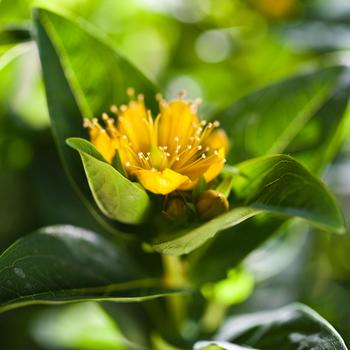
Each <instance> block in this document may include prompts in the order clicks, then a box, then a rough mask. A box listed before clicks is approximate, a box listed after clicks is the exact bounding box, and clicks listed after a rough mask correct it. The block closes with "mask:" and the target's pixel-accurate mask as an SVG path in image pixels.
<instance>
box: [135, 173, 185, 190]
mask: <svg viewBox="0 0 350 350" xmlns="http://www.w3.org/2000/svg"><path fill="white" fill-rule="evenodd" d="M136 176H137V178H138V180H139V182H140V183H141V184H142V186H143V187H144V188H145V189H146V190H148V191H150V192H153V193H155V194H162V195H166V194H168V193H170V192H173V191H175V190H177V189H178V188H179V186H181V185H182V184H184V183H186V182H187V181H189V179H188V177H187V176H184V175H181V174H179V173H177V172H176V171H173V170H171V169H165V170H163V171H153V170H139V171H138V172H137V173H136Z"/></svg>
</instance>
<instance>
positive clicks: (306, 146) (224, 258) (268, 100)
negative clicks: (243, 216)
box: [191, 67, 350, 283]
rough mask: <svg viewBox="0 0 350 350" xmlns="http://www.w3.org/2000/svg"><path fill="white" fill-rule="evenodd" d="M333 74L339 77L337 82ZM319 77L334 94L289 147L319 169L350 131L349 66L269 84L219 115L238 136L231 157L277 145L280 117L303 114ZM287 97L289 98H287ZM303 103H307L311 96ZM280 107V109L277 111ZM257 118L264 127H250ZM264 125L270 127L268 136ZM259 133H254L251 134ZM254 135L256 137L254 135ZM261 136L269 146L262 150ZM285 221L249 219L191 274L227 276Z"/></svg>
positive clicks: (198, 258) (209, 249) (200, 258)
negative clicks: (304, 96) (301, 101)
mask: <svg viewBox="0 0 350 350" xmlns="http://www.w3.org/2000/svg"><path fill="white" fill-rule="evenodd" d="M327 76H328V78H327ZM332 76H334V77H336V79H335V80H333V78H332ZM322 77H323V78H322ZM320 79H326V80H325V81H328V80H329V81H330V82H331V85H332V87H331V89H330V91H329V93H328V94H326V96H325V100H324V101H323V102H322V106H320V108H319V109H318V110H317V111H316V112H315V113H313V114H312V115H310V116H309V118H307V120H306V119H305V121H307V123H306V124H304V125H303V127H302V128H301V129H300V130H298V133H297V134H296V135H295V136H294V138H292V139H291V140H290V142H289V143H288V145H286V148H285V150H284V152H285V153H287V154H290V155H293V156H295V157H296V159H297V160H299V161H301V162H302V164H304V165H305V166H306V167H307V168H309V169H310V170H312V171H315V172H320V171H321V170H322V169H323V168H324V167H325V166H326V165H327V164H328V163H329V162H330V161H331V160H332V158H333V157H334V154H335V152H336V151H337V149H338V148H339V145H340V144H341V143H342V142H343V140H344V138H345V136H346V135H347V132H348V126H349V109H348V102H349V95H350V76H349V69H348V68H345V67H335V68H330V69H326V70H324V71H318V72H315V73H311V74H307V75H302V76H296V77H293V78H290V79H287V80H285V81H282V82H280V83H277V84H275V85H272V86H269V87H265V88H263V89H261V90H259V91H256V92H254V93H253V94H250V95H248V96H246V97H243V98H242V99H240V100H238V101H237V102H236V103H235V104H234V105H232V107H230V108H229V109H228V110H227V111H226V112H224V113H222V114H219V115H218V116H217V119H220V120H221V122H222V125H223V126H224V127H226V130H228V131H229V132H230V134H231V136H232V137H233V139H234V140H235V142H234V146H233V147H232V148H231V154H230V158H231V159H232V160H233V161H237V160H239V159H242V160H243V159H244V158H247V157H249V156H251V155H261V154H263V153H264V149H265V150H268V149H269V147H272V144H273V142H275V140H276V137H278V136H279V135H280V134H278V133H276V132H275V131H274V130H275V127H276V125H277V126H278V125H279V123H280V122H281V121H280V118H281V115H282V117H283V118H284V117H285V114H288V115H289V112H290V111H294V112H295V113H299V112H300V113H301V110H299V112H298V110H295V108H298V107H299V108H303V106H304V104H300V103H299V104H298V103H296V102H297V101H296V98H301V95H302V94H303V93H304V92H305V89H307V90H308V91H310V93H311V95H313V94H314V93H317V91H318V88H319V87H318V86H317V81H319V80H320ZM333 83H334V84H333ZM327 86H328V83H327ZM310 87H311V89H310ZM284 95H286V96H285V97H283V96H284ZM295 95H296V96H295ZM311 95H310V96H311ZM298 96H299V97H298ZM307 96H309V95H307ZM289 101H290V102H289ZM304 102H306V103H307V101H306V100H304ZM283 106H285V108H284V107H283ZM260 107H263V109H260ZM278 110H280V112H278V113H277V111H278ZM254 118H256V119H257V120H258V121H259V125H260V126H259V127H257V128H256V127H255V126H254V125H252V126H250V123H251V121H252V119H254ZM283 118H282V119H283ZM295 118H296V115H291V116H290V118H289V119H288V121H289V124H288V123H287V124H284V125H285V126H286V127H287V128H291V129H292V128H294V127H293V124H294V123H295ZM288 121H287V122H288ZM265 128H266V129H268V131H267V134H266V133H265V131H264V130H265ZM277 129H279V128H277ZM243 130H246V132H245V133H244V132H243ZM279 130H280V131H281V130H282V129H279ZM263 131H264V135H263V133H262V132H263ZM254 133H255V136H254V135H252V134H254ZM249 135H251V136H254V137H251V138H250V137H249ZM265 135H266V136H265ZM262 140H263V141H264V145H265V146H264V147H265V148H264V147H263V148H260V145H261V144H262V143H261V142H262ZM284 222H285V220H284V219H283V218H276V217H275V216H271V215H270V216H269V217H266V216H265V215H264V218H262V219H260V218H252V219H249V220H248V221H246V222H244V223H242V224H240V225H238V226H236V227H232V228H230V229H228V230H226V231H225V232H222V233H221V234H220V235H216V236H215V238H214V239H213V240H212V241H211V242H209V243H210V244H206V245H205V246H204V247H203V248H202V249H200V250H199V251H196V252H194V254H193V256H191V260H193V261H195V262H196V266H194V268H193V270H192V278H194V279H195V280H196V281H198V282H199V283H200V282H205V281H214V280H219V279H221V278H224V277H225V275H226V271H227V270H228V269H229V268H231V267H233V266H235V265H237V264H238V263H239V262H241V261H242V260H243V259H244V258H245V257H246V256H247V255H248V254H249V253H250V252H251V251H253V250H254V249H256V248H257V247H258V246H259V245H260V244H262V243H263V242H264V241H266V240H267V239H269V238H270V237H272V236H273V235H275V234H277V233H278V232H279V229H280V227H281V226H282V225H283V223H284ZM251 235H253V236H254V239H252V237H251ZM209 262H211V263H209ZM198 269H200V270H198ZM202 269H204V270H205V271H206V274H205V275H204V274H203V273H201V271H202Z"/></svg>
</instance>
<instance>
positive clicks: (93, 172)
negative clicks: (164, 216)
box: [67, 138, 151, 224]
mask: <svg viewBox="0 0 350 350" xmlns="http://www.w3.org/2000/svg"><path fill="white" fill-rule="evenodd" d="M67 144H68V145H69V146H71V147H72V148H74V149H76V150H77V151H78V152H79V153H80V156H81V159H82V162H83V164H84V169H85V173H86V176H87V179H88V182H89V185H90V189H91V191H92V194H93V196H94V199H95V201H96V203H97V205H98V207H99V208H100V210H101V211H102V212H103V213H104V214H105V215H106V216H108V217H109V218H111V219H114V220H118V221H120V222H122V223H126V224H140V223H142V222H144V221H145V219H147V216H148V214H149V212H150V208H151V201H150V199H149V197H148V195H147V193H146V191H145V190H144V189H143V188H142V187H141V186H140V185H139V184H137V183H134V182H131V181H130V180H128V179H127V178H126V177H124V176H123V175H122V174H120V173H119V172H118V171H117V170H116V169H114V168H113V167H112V166H111V165H109V164H108V163H106V162H105V161H104V160H103V157H102V156H101V154H99V152H98V151H97V150H96V148H95V147H94V146H93V145H92V144H91V143H90V142H89V141H87V140H84V139H79V138H70V139H68V140H67Z"/></svg>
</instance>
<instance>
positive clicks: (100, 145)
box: [90, 126, 116, 163]
mask: <svg viewBox="0 0 350 350" xmlns="http://www.w3.org/2000/svg"><path fill="white" fill-rule="evenodd" d="M90 139H91V143H92V144H93V145H94V146H95V147H96V148H97V150H98V151H99V152H100V153H101V154H102V156H103V158H104V159H106V161H107V162H108V163H111V162H112V159H113V157H114V156H115V152H116V151H115V150H116V147H115V142H113V139H112V138H111V137H110V136H109V135H108V134H107V132H106V131H105V130H104V129H101V128H99V127H97V126H95V127H93V128H91V129H90Z"/></svg>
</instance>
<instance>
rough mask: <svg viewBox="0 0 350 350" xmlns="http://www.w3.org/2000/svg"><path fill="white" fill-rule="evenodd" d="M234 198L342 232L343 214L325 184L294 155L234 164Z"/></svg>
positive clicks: (262, 158) (246, 203)
mask: <svg viewBox="0 0 350 350" xmlns="http://www.w3.org/2000/svg"><path fill="white" fill-rule="evenodd" d="M237 168H238V169H239V171H240V173H241V174H242V175H238V176H236V178H235V180H234V185H233V191H234V200H237V201H238V202H240V203H243V204H244V205H251V206H253V207H255V208H260V209H266V210H268V211H271V212H277V213H282V214H286V215H288V216H291V217H292V216H298V217H301V218H304V219H306V220H308V221H309V222H310V223H312V224H313V225H315V226H319V227H320V228H322V229H325V230H329V231H334V232H338V233H342V232H343V231H344V224H345V223H344V218H343V215H342V213H341V211H340V209H339V207H338V204H337V202H336V200H335V198H334V197H333V195H332V194H331V193H330V192H329V191H328V189H327V188H326V186H325V185H324V184H323V183H322V182H321V181H320V180H318V179H317V178H316V177H315V176H313V175H312V174H311V173H310V172H309V171H308V170H306V169H305V168H304V167H303V166H302V165H301V164H299V163H298V162H297V161H295V160H294V159H293V158H291V157H289V156H286V155H276V156H269V157H261V158H256V159H251V160H248V161H246V162H243V163H240V164H238V165H237Z"/></svg>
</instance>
